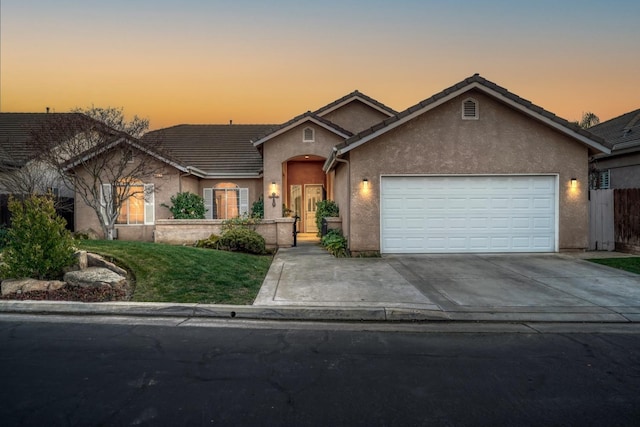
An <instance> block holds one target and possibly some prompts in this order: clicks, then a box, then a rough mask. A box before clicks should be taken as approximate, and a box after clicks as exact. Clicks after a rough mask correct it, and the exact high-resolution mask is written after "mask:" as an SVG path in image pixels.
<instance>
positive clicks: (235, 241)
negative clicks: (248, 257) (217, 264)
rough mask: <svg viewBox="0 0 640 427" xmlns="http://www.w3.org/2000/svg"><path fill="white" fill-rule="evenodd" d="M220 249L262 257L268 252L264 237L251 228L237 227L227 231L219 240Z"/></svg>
mask: <svg viewBox="0 0 640 427" xmlns="http://www.w3.org/2000/svg"><path fill="white" fill-rule="evenodd" d="M218 246H219V248H220V249H225V250H228V251H238V252H246V253H250V254H257V255H262V254H265V253H266V252H267V249H266V245H265V241H264V237H262V236H261V235H260V234H258V233H257V232H256V231H254V230H251V229H249V228H243V227H236V228H232V229H230V230H228V231H225V232H224V234H223V235H222V236H220V239H219V240H218Z"/></svg>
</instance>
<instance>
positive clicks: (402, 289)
mask: <svg viewBox="0 0 640 427" xmlns="http://www.w3.org/2000/svg"><path fill="white" fill-rule="evenodd" d="M254 305H265V306H269V305H271V306H273V305H280V306H283V305H287V306H318V307H327V306H334V307H344V306H358V307H364V306H367V307H389V308H401V309H418V310H420V309H423V310H441V311H443V312H444V313H447V315H448V318H451V319H459V320H465V319H466V320H492V319H495V318H496V314H497V313H498V314H501V315H500V316H499V317H500V320H509V319H510V318H513V319H514V320H516V319H518V318H519V317H518V315H517V313H520V314H521V313H528V316H529V318H530V319H532V320H536V319H539V320H554V319H555V320H558V321H562V320H567V319H580V317H579V316H580V315H581V316H584V318H585V319H588V320H591V321H598V320H602V321H611V320H614V321H640V275H636V274H633V273H627V272H624V271H621V270H617V269H613V268H609V267H605V266H601V265H598V264H594V263H591V262H588V261H585V260H581V259H578V258H576V257H573V256H571V255H567V254H480V255H475V254H460V255H450V254H447V255H444V254H436V255H388V256H383V257H381V258H334V257H333V256H331V255H330V254H328V253H327V252H326V251H325V250H324V249H322V248H321V247H320V246H319V245H318V244H317V243H309V242H303V243H302V244H301V245H300V246H298V247H293V248H286V249H280V250H279V251H278V253H277V254H276V256H275V258H274V261H273V263H272V265H271V268H270V270H269V273H268V274H267V277H266V278H265V281H264V283H263V286H262V288H261V290H260V293H259V295H258V297H257V298H256V300H255V302H254ZM576 315H578V317H576ZM520 317H521V316H520Z"/></svg>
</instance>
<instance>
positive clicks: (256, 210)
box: [251, 197, 264, 218]
mask: <svg viewBox="0 0 640 427" xmlns="http://www.w3.org/2000/svg"><path fill="white" fill-rule="evenodd" d="M251 218H264V199H263V198H262V197H260V198H259V199H258V200H256V201H255V202H253V205H251Z"/></svg>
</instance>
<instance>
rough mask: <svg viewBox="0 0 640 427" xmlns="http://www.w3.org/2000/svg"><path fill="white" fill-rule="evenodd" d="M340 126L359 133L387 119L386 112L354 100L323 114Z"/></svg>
mask: <svg viewBox="0 0 640 427" xmlns="http://www.w3.org/2000/svg"><path fill="white" fill-rule="evenodd" d="M323 117H324V118H325V119H327V120H330V121H332V122H333V123H335V124H337V125H338V126H340V127H342V128H343V129H346V130H348V131H351V132H353V133H358V132H360V131H363V130H365V129H368V128H370V127H371V126H373V125H375V124H377V123H379V122H381V121H383V120H384V119H386V118H387V117H389V116H387V115H386V114H384V113H382V112H380V111H378V110H374V109H373V108H371V107H369V106H368V105H366V104H363V103H362V102H360V101H352V102H350V103H349V104H347V105H345V106H343V107H342V108H339V109H337V110H334V111H331V112H330V113H327V114H325V115H324V116H323Z"/></svg>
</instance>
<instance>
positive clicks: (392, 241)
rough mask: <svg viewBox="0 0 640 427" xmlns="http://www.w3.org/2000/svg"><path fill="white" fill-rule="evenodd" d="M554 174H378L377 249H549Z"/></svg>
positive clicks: (552, 239) (553, 221)
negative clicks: (425, 175)
mask: <svg viewBox="0 0 640 427" xmlns="http://www.w3.org/2000/svg"><path fill="white" fill-rule="evenodd" d="M555 179H556V178H555V177H554V176H483V177H477V176H469V177H455V176H451V177H383V178H382V186H381V187H382V198H381V204H382V205H381V215H382V218H381V223H382V230H381V233H382V234H381V250H382V252H386V253H402V252H405V253H419V252H511V251H517V252H530V251H535V252H551V251H554V250H555V244H556V243H555V242H556V229H555V228H556V219H555V216H556V214H555V209H556V206H555V204H556V195H555V191H556V190H555V189H556V184H555ZM399 200H402V201H399Z"/></svg>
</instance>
